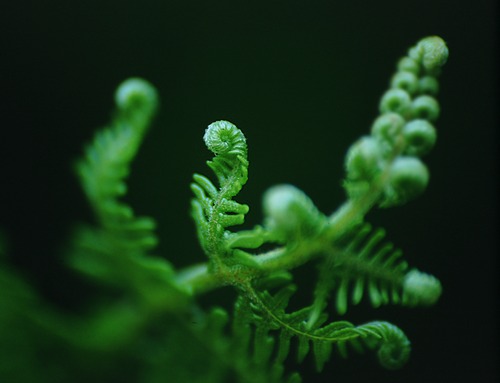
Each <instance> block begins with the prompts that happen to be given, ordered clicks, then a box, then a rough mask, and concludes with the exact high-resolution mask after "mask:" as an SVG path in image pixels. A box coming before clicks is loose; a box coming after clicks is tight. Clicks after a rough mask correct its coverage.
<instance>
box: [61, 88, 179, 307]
mask: <svg viewBox="0 0 500 383" xmlns="http://www.w3.org/2000/svg"><path fill="white" fill-rule="evenodd" d="M115 103H116V107H117V110H116V112H115V116H114V119H113V120H112V122H111V124H110V125H109V126H107V127H105V128H104V129H102V130H101V131H99V132H97V134H96V135H95V137H94V140H93V141H92V142H91V143H90V144H89V145H88V146H87V147H86V149H85V155H84V157H83V158H82V159H81V160H79V161H78V162H77V163H76V171H77V174H78V176H79V177H80V181H81V184H82V187H83V189H84V191H85V194H86V196H87V199H88V200H89V202H90V205H91V207H92V209H93V211H94V214H95V216H96V219H97V225H96V226H81V227H80V228H78V230H76V232H75V234H74V237H73V243H74V246H73V249H72V250H71V257H70V259H69V261H70V262H71V264H72V266H73V267H75V268H77V269H79V270H80V271H83V272H84V273H86V274H88V275H90V276H92V277H94V278H96V279H99V280H101V281H102V282H105V283H108V284H114V285H118V286H121V287H122V288H126V289H129V290H132V291H133V293H135V294H137V295H138V296H140V297H141V299H143V300H144V301H145V302H147V305H148V306H154V307H159V306H161V305H163V306H164V305H165V304H164V302H165V298H166V297H167V296H169V295H171V294H173V296H177V297H178V298H179V299H181V300H182V299H184V293H185V292H183V291H180V290H179V289H178V288H177V287H176V286H174V284H173V283H172V280H173V273H174V271H173V269H172V267H171V266H170V264H169V263H168V262H166V261H165V260H164V259H161V258H158V257H153V256H147V257H146V256H145V255H146V254H147V252H148V251H149V250H151V249H152V248H153V247H155V245H156V243H157V238H156V234H155V231H154V230H155V226H156V224H155V222H154V220H153V219H152V218H150V217H136V216H135V215H134V213H133V210H132V208H131V207H130V206H128V205H127V204H126V203H124V202H123V201H121V200H120V197H122V196H124V195H125V193H126V190H127V186H126V184H125V179H126V177H127V176H128V173H129V167H130V163H131V162H132V160H133V159H134V157H135V155H136V154H137V151H138V149H139V146H140V144H141V142H142V140H143V138H144V135H145V133H146V131H147V129H148V127H149V125H150V123H151V120H152V118H153V116H154V113H155V111H156V107H157V103H158V100H157V94H156V90H155V88H154V87H153V86H152V85H151V84H149V83H148V82H146V81H145V80H142V79H138V78H132V79H129V80H126V81H125V82H123V83H122V84H121V85H120V86H119V87H118V89H117V91H116V93H115Z"/></svg>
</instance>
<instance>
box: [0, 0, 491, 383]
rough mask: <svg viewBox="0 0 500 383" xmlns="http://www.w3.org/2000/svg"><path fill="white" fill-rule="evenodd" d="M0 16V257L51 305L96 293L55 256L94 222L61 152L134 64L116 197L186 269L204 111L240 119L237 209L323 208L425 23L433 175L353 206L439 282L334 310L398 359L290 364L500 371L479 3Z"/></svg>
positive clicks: (334, 196) (428, 374) (254, 212)
mask: <svg viewBox="0 0 500 383" xmlns="http://www.w3.org/2000/svg"><path fill="white" fill-rule="evenodd" d="M0 18H1V24H0V25H2V33H1V34H0V57H1V60H0V68H1V71H0V81H1V84H2V85H1V90H0V92H1V93H2V99H3V102H2V105H1V106H0V108H1V110H3V112H2V119H1V121H2V122H1V127H0V132H1V134H0V137H1V139H0V157H1V165H0V166H1V173H0V188H1V193H2V198H1V207H0V212H1V214H0V227H2V228H3V230H4V232H5V234H6V237H7V238H8V241H9V242H8V243H9V249H10V251H9V258H8V261H9V262H10V263H12V264H13V265H14V266H15V267H17V268H18V270H20V272H21V273H22V274H23V275H24V276H25V277H26V278H28V279H29V280H30V282H31V283H32V284H33V285H34V286H36V288H37V289H39V291H40V292H41V294H43V296H44V297H45V298H46V299H47V300H48V301H49V302H51V303H52V304H53V305H55V306H59V307H61V308H62V309H65V310H72V309H74V308H75V307H77V306H78V305H79V304H81V302H83V301H86V300H89V299H92V290H91V289H90V290H89V288H88V285H87V284H86V282H85V281H82V280H79V279H78V278H75V276H74V275H73V274H72V273H71V272H69V271H68V270H67V269H66V267H65V265H64V262H63V259H62V257H61V254H60V249H61V245H62V244H63V243H64V240H65V238H67V236H68V234H69V233H70V231H71V228H72V225H73V224H74V223H75V222H82V221H88V220H90V219H91V216H90V213H89V210H88V207H87V205H86V204H85V201H84V199H83V196H82V194H81V192H80V190H79V188H78V185H77V182H76V179H75V177H74V176H73V173H72V169H71V163H72V161H74V159H75V158H77V157H78V156H79V155H80V153H81V147H82V144H83V143H84V142H86V141H88V140H90V139H91V137H92V135H93V132H94V131H95V129H96V128H98V127H100V126H102V125H104V124H105V123H106V122H107V121H108V119H109V116H110V112H111V110H112V107H113V104H112V94H113V91H114V89H115V87H116V85H117V84H118V83H119V82H121V81H122V80H123V79H125V78H127V77H129V76H142V77H144V78H146V79H148V80H149V81H151V82H152V83H153V84H155V85H156V86H157V87H158V90H159V93H160V95H161V104H162V107H161V112H160V114H159V116H158V118H157V119H156V121H155V124H154V127H153V129H152V130H151V131H150V133H149V135H148V136H147V138H146V140H145V142H144V145H143V147H142V149H141V152H140V155H139V157H138V158H137V161H136V162H135V163H134V165H133V173H132V177H131V179H130V192H129V195H128V197H127V198H128V200H129V201H130V202H131V203H133V205H134V206H135V208H136V211H137V212H138V213H139V214H147V215H152V216H153V217H155V218H156V220H157V221H158V223H159V235H160V239H161V244H160V247H159V249H158V253H160V254H161V255H162V256H165V257H167V258H168V259H170V260H171V261H172V262H173V263H174V264H176V265H178V266H184V265H188V264H190V263H193V262H197V261H201V260H202V254H201V252H200V251H199V248H198V246H197V244H196V241H195V236H194V230H193V225H192V223H191V221H190V219H189V216H188V207H189V199H190V191H189V182H190V178H191V174H192V173H193V172H203V173H205V174H208V173H209V172H208V171H207V168H206V167H205V166H204V161H205V160H206V159H208V158H209V154H208V152H207V151H206V150H205V148H204V145H203V142H202V135H203V132H204V129H205V127H206V126H207V125H208V124H209V123H211V122H213V121H215V120H219V119H227V120H229V121H231V122H233V123H235V124H236V125H237V126H238V127H240V128H241V129H242V130H243V131H244V132H245V134H246V136H247V140H248V144H249V150H250V152H249V156H250V164H251V167H250V180H249V182H248V184H247V186H246V187H245V189H244V190H243V191H242V193H241V194H240V196H239V198H238V200H239V201H240V202H243V203H247V204H249V205H250V206H251V212H250V214H249V216H248V219H247V226H248V227H251V226H252V225H254V224H257V223H259V222H260V220H261V211H260V196H261V195H262V193H263V192H264V190H265V189H266V188H267V187H269V186H271V185H273V184H275V183H282V182H289V183H293V184H295V185H297V186H299V187H300V188H302V189H303V190H304V191H306V192H307V193H308V194H309V195H310V196H311V198H312V199H313V200H314V201H315V202H316V204H317V205H318V207H319V208H320V209H321V210H323V211H325V212H328V213H329V212H331V211H333V210H334V209H335V208H336V207H337V206H338V205H339V204H340V203H341V202H342V201H343V199H344V193H343V191H342V188H341V186H340V185H341V180H342V177H343V158H344V154H345V152H346V149H347V148H348V146H349V145H350V144H351V143H352V142H353V141H354V140H355V139H356V138H357V137H359V136H360V135H363V134H366V133H367V132H368V129H369V126H370V124H371V121H372V120H373V119H374V117H375V116H376V115H377V105H378V100H379V98H380V95H381V94H382V93H383V91H384V90H385V89H386V87H387V84H388V80H389V78H390V76H391V74H392V72H393V70H394V66H395V62H396V60H397V59H398V58H399V57H400V56H402V55H404V54H405V53H406V50H407V48H408V47H409V46H410V45H413V44H414V43H415V42H416V41H417V40H418V39H420V38H421V37H424V36H427V35H433V34H437V35H440V36H442V37H443V38H444V39H445V40H446V41H447V43H448V46H449V49H450V59H449V62H448V64H447V65H446V67H445V70H444V74H443V76H442V77H441V89H442V91H441V93H440V96H439V100H440V103H441V106H442V114H441V118H440V119H439V121H438V123H437V128H438V132H439V141H438V145H437V147H436V148H435V150H434V151H433V152H432V153H431V154H430V155H428V156H427V158H426V162H427V164H428V165H429V167H430V170H431V177H432V179H431V184H430V186H429V188H428V190H427V192H426V193H425V195H424V196H422V197H421V198H419V199H418V200H416V201H414V202H412V203H410V204H408V205H407V206H405V207H402V208H397V209H393V210H383V211H374V212H373V213H371V214H370V215H369V217H368V220H369V221H370V222H372V223H374V224H375V225H377V226H383V227H385V228H386V229H387V231H388V238H389V239H390V240H392V241H393V242H394V243H395V244H396V245H397V246H398V247H401V248H402V249H403V250H404V251H405V254H406V258H407V260H408V261H409V262H410V263H411V264H412V265H414V266H416V267H418V268H420V269H422V270H425V271H427V272H429V273H432V274H434V275H436V276H437V277H439V278H440V279H441V281H442V283H443V286H444V293H443V296H442V299H441V301H440V302H439V304H438V305H437V306H435V307H433V308H430V309H426V310H407V309H402V308H400V307H394V308H387V309H382V310H379V311H375V310H372V309H371V308H370V307H367V306H366V305H365V307H362V308H359V309H355V310H353V312H352V315H348V316H347V319H349V320H352V321H353V322H355V323H361V322H364V321H369V320H372V319H385V320H389V321H392V322H394V323H395V324H397V325H398V326H400V327H401V328H402V329H404V330H405V332H406V334H407V335H408V337H409V338H410V339H411V340H412V343H413V355H412V358H411V360H410V362H409V364H408V365H407V366H406V367H405V368H403V369H402V370H401V371H396V372H387V371H384V370H383V369H382V368H380V367H378V365H377V363H376V362H375V361H374V358H372V357H370V356H367V357H352V358H350V359H349V360H347V361H341V360H339V359H338V358H333V359H332V361H331V362H330V363H329V364H328V365H327V367H326V369H325V372H324V373H323V375H316V374H314V373H313V372H312V370H313V368H312V366H311V364H312V363H310V362H311V361H310V360H309V363H308V362H306V363H305V365H304V366H303V369H304V371H305V374H306V376H307V378H306V379H305V381H307V382H316V381H317V382H319V381H329V380H330V379H331V380H332V381H339V382H341V381H352V382H377V381H387V382H391V381H393V382H403V381H404V382H417V381H418V382H420V381H427V382H442V381H450V382H459V381H477V382H497V381H498V380H499V375H498V368H497V358H498V327H497V326H498V308H499V306H498V296H497V295H496V292H497V287H498V279H497V278H498V271H497V267H498V261H497V256H498V254H497V250H498V247H497V243H498V242H497V230H498V227H497V213H498V210H497V208H498V205H497V196H498V191H499V189H498V167H497V159H498V158H497V157H498V155H497V154H498V133H497V129H498V127H499V125H498V101H499V99H498V45H497V40H496V37H495V32H496V30H497V27H498V25H497V20H498V14H497V7H496V2H495V1H494V0H478V1H475V2H451V1H435V0H418V1H417V0H408V1H392V0H391V1H378V2H375V1H350V2H346V1H344V2H339V1H332V0H328V1H326V0H316V1H305V0H301V1H298V0H289V1H284V0H268V1H242V0H236V1H235V0H232V1H228V0H221V1H201V0H191V1H189V0H187V1H185V0H184V1H181V0H177V1H174V0H166V1H154V0H142V1H140V2H139V1H128V0H122V1H116V0H110V1H96V0H87V1H63V0H60V1H53V0H44V1H31V2H30V1H17V2H3V3H2V5H1V6H0ZM304 278H306V276H304ZM213 298H214V299H215V298H217V296H214V297H213ZM222 299H224V298H223V297H222Z"/></svg>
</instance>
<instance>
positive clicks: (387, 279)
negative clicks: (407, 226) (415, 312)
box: [311, 224, 441, 321]
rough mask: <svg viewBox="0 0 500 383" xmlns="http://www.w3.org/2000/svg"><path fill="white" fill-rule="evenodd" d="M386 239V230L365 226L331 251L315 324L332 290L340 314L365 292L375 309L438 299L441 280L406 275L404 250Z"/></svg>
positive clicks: (317, 300)
mask: <svg viewBox="0 0 500 383" xmlns="http://www.w3.org/2000/svg"><path fill="white" fill-rule="evenodd" d="M384 237H385V231H384V230H383V229H377V230H373V229H372V227H371V226H370V225H369V224H364V225H361V226H360V227H358V228H357V229H355V230H354V231H352V232H351V233H349V234H348V235H346V236H345V237H344V238H342V239H341V240H339V241H338V242H337V243H336V245H335V247H332V248H331V251H330V252H329V253H328V254H326V256H325V258H324V260H323V261H322V262H321V263H320V267H319V279H318V283H317V286H316V290H315V302H314V305H313V307H314V310H313V311H312V316H311V320H312V321H314V320H315V318H316V317H317V316H318V313H319V312H321V311H322V310H323V307H324V306H325V305H326V303H325V301H326V300H327V298H328V297H329V295H330V294H331V291H333V290H335V291H336V294H335V303H336V308H337V312H338V313H339V314H344V313H345V312H346V311H347V306H348V303H349V301H350V303H352V304H354V305H356V304H358V303H359V302H360V301H361V299H362V298H363V296H364V294H365V292H366V293H368V297H369V300H370V301H371V303H372V305H373V306H374V307H378V306H380V305H383V304H389V303H394V304H397V303H401V304H403V305H409V306H410V305H412V306H416V305H429V304H432V303H434V302H435V301H436V300H437V299H438V298H439V295H440V294H441V285H440V283H439V281H438V280H437V279H436V278H434V277H432V276H430V275H426V276H425V277H424V275H423V274H422V273H419V272H418V271H416V270H412V271H410V272H407V269H408V264H407V262H405V261H404V260H401V257H402V255H403V254H402V252H401V250H399V249H396V250H395V249H394V247H393V245H392V244H391V243H387V242H384V241H383V239H384ZM417 290H418V293H417ZM424 291H425V296H424V294H422V292H424ZM349 295H350V297H349Z"/></svg>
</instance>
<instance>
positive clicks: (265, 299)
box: [248, 285, 410, 371]
mask: <svg viewBox="0 0 500 383" xmlns="http://www.w3.org/2000/svg"><path fill="white" fill-rule="evenodd" d="M294 292H295V286H294V285H287V286H285V287H284V288H282V289H280V290H279V291H278V292H277V293H275V294H274V295H271V294H270V293H269V292H267V291H263V292H256V291H251V292H250V293H249V295H250V302H249V303H248V305H249V307H250V308H251V310H252V312H253V315H252V317H251V323H252V324H253V325H254V326H255V328H256V331H257V329H260V331H261V332H265V333H266V334H267V332H268V331H272V330H275V331H279V338H278V339H279V342H278V346H277V352H276V357H275V361H274V363H277V364H281V363H283V362H284V360H285V359H286V358H287V357H288V355H289V352H290V347H291V339H292V338H293V337H296V338H297V339H298V350H297V351H298V353H297V358H298V361H299V362H302V361H303V360H304V358H305V357H306V356H307V355H308V354H310V352H311V350H312V353H313V355H314V360H315V363H316V368H317V370H318V371H321V370H322V368H323V366H324V364H325V363H326V362H327V361H328V360H329V359H330V357H331V352H332V350H333V346H334V345H335V346H336V347H338V348H339V351H340V352H341V354H343V355H344V356H345V355H346V354H347V353H346V345H347V344H352V346H353V347H354V348H355V349H358V351H362V350H364V349H374V348H378V357H379V361H380V363H381V364H382V365H383V366H384V367H386V368H389V369H394V368H399V367H401V366H402V365H403V364H404V363H405V362H406V361H407V359H408V357H409V353H410V343H409V341H408V339H407V338H406V336H405V335H404V333H403V332H402V331H401V330H400V329H399V328H398V327H396V326H394V325H392V324H390V323H387V322H380V321H376V322H370V323H367V324H364V325H359V326H354V325H353V324H352V323H350V322H347V321H335V322H330V323H328V324H324V323H325V322H326V320H327V317H326V315H324V314H323V315H321V317H320V318H319V319H318V320H317V321H316V323H315V324H314V326H312V327H311V326H310V324H309V323H308V318H309V316H310V312H311V308H310V307H306V308H303V309H300V310H298V311H295V312H292V313H286V311H285V309H286V307H287V306H288V302H289V299H290V297H291V296H292V295H293V294H294ZM268 342H269V346H268V348H266V353H267V354H270V353H271V351H270V348H272V343H273V342H271V341H268ZM311 346H312V347H311ZM267 354H266V355H267Z"/></svg>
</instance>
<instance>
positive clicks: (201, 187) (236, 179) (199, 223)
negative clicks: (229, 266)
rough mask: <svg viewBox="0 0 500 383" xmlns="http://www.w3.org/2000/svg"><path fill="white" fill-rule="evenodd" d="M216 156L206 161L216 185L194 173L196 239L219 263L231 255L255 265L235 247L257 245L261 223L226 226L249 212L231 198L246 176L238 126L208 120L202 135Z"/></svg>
mask: <svg viewBox="0 0 500 383" xmlns="http://www.w3.org/2000/svg"><path fill="white" fill-rule="evenodd" d="M203 139H204V140H205V144H206V146H207V148H208V149H210V150H211V151H212V152H213V153H214V154H215V157H214V158H213V159H212V160H211V161H207V164H208V166H209V167H210V168H211V169H212V170H213V172H214V173H215V175H216V177H217V180H218V184H219V187H216V186H215V185H214V184H213V183H212V181H210V179H208V178H207V177H205V176H203V175H200V174H195V175H194V176H193V181H194V182H193V183H192V184H191V190H192V191H193V193H194V195H195V198H194V199H193V200H192V201H191V216H192V217H193V219H194V221H195V223H196V229H197V234H198V238H199V242H200V244H201V246H202V248H203V250H204V251H205V253H206V254H207V256H208V257H209V259H211V260H214V259H217V260H218V261H217V262H219V264H220V262H221V261H222V260H224V262H226V261H227V260H228V259H230V258H231V257H232V256H234V257H237V258H238V260H239V262H240V263H244V264H247V265H250V266H253V267H255V264H254V262H253V260H252V256H251V255H250V254H248V253H246V252H244V251H242V250H240V249H238V248H252V249H254V248H257V247H259V246H261V245H262V244H263V243H264V242H265V241H266V240H267V236H268V235H267V233H266V231H265V230H263V229H262V228H261V227H256V228H255V229H254V230H248V231H244V232H241V233H231V232H230V231H228V230H226V228H228V227H230V226H236V225H241V224H242V223H243V222H244V220H245V214H246V213H248V210H249V208H248V206H247V205H244V204H240V203H238V202H236V201H234V200H233V199H232V198H233V197H234V196H236V195H237V194H238V192H239V191H240V190H241V188H242V187H243V185H244V184H245V183H246V182H247V179H248V160H247V145H246V139H245V136H244V135H243V133H242V132H241V130H239V129H238V128H237V127H236V126H235V125H233V124H231V123H230V122H227V121H217V122H214V123H213V124H210V125H209V126H208V128H207V130H206V132H205V135H204V137H203Z"/></svg>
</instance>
